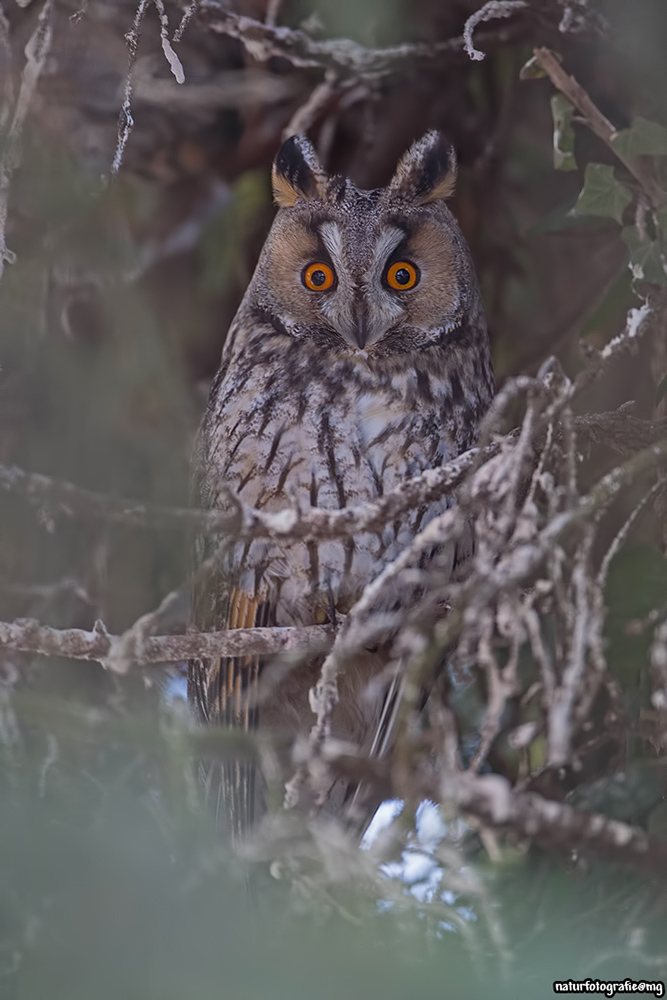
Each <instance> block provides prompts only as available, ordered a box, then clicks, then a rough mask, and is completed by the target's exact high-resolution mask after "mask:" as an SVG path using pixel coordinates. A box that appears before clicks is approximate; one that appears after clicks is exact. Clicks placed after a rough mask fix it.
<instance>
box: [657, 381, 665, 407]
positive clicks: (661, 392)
mask: <svg viewBox="0 0 667 1000" xmlns="http://www.w3.org/2000/svg"><path fill="white" fill-rule="evenodd" d="M665 396H667V375H665V377H664V378H663V380H662V382H661V383H660V385H659V386H658V388H657V389H656V390H655V405H656V406H657V405H658V403H660V402H661V401H662V400H663V399H664V398H665Z"/></svg>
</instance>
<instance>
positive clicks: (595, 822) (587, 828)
mask: <svg viewBox="0 0 667 1000" xmlns="http://www.w3.org/2000/svg"><path fill="white" fill-rule="evenodd" d="M434 791H436V790H435V789H433V788H431V794H433V793H434ZM424 793H425V794H428V792H427V790H426V789H424ZM437 794H438V797H439V798H441V799H443V800H444V801H454V802H456V803H457V805H458V806H459V808H460V809H462V810H463V812H467V813H469V814H471V815H473V816H476V817H478V819H480V820H482V821H483V822H484V823H486V824H488V825H489V826H490V827H491V828H493V829H499V830H511V831H513V832H515V833H516V834H518V835H519V836H522V837H527V838H530V839H532V840H536V841H538V843H541V844H544V845H547V846H550V847H565V848H570V849H571V850H576V851H577V852H579V853H581V852H586V851H587V850H588V851H591V852H595V853H602V854H606V855H609V856H611V857H614V858H616V859H618V860H621V861H625V862H627V863H630V864H634V865H639V866H640V867H645V868H650V869H651V870H654V871H663V870H664V869H665V868H667V843H666V842H664V841H661V840H657V839H656V838H655V837H651V836H649V835H648V834H647V833H646V832H645V831H644V830H642V829H641V828H640V827H635V826H630V825H629V824H627V823H621V822H619V821H618V820H613V819H610V818H609V817H608V816H602V815H599V814H596V813H586V812H582V811H580V810H577V809H574V808H572V807H571V806H569V805H566V804H565V803H563V802H552V801H548V800H546V799H543V798H542V797H541V796H540V795H536V794H534V793H530V792H515V791H513V790H512V786H511V785H510V783H509V782H508V781H507V780H506V779H505V778H502V777H500V775H495V774H494V775H474V776H473V775H472V774H470V773H469V772H466V773H463V774H461V773H459V774H456V773H449V774H447V775H445V776H444V777H443V779H442V781H441V783H440V787H439V788H438V789H437Z"/></svg>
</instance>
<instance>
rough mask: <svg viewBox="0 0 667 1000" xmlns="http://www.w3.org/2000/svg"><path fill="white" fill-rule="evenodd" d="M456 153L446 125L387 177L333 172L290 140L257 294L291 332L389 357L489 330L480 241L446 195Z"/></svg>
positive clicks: (299, 141)
mask: <svg viewBox="0 0 667 1000" xmlns="http://www.w3.org/2000/svg"><path fill="white" fill-rule="evenodd" d="M455 180H456V157H455V154H454V151H453V149H452V147H451V146H450V144H449V143H448V142H447V140H446V139H445V138H444V136H442V135H441V134H440V133H439V132H429V133H427V134H426V135H425V136H424V137H423V138H422V139H420V140H419V141H418V142H416V143H414V145H413V146H412V147H411V148H410V149H409V150H408V151H407V152H406V153H405V154H404V156H403V157H402V159H401V160H400V162H399V164H398V166H397V168H396V172H395V174H394V176H393V178H392V180H391V181H390V183H389V184H388V185H387V187H385V188H380V189H378V190H375V191H362V190H359V189H358V188H356V187H355V186H354V184H352V182H351V181H350V180H348V179H346V178H343V177H339V176H329V175H327V173H326V172H325V171H324V170H323V168H322V166H321V165H320V163H319V161H318V159H317V156H316V154H315V151H314V149H313V147H312V146H311V144H310V142H309V141H308V140H307V139H306V138H304V137H303V136H295V137H293V138H291V139H288V140H287V142H285V143H284V145H283V146H282V148H281V149H280V150H279V152H278V154H277V156H276V159H275V162H274V165H273V191H274V197H275V200H276V202H277V203H278V205H279V211H278V213H277V215H276V218H275V221H274V223H273V226H272V229H271V232H270V233H269V236H268V238H267V241H266V244H265V246H264V250H263V252H262V255H261V257H260V261H259V264H258V267H257V271H256V273H255V276H254V278H253V281H252V285H251V289H250V291H251V293H252V298H253V301H254V303H255V304H256V306H257V307H258V308H259V309H260V310H261V311H263V312H264V314H265V315H266V316H267V317H271V321H272V323H273V325H274V326H278V327H279V328H280V329H281V331H282V332H284V333H286V334H287V335H289V336H291V337H293V338H296V339H304V340H309V341H313V340H317V341H318V342H319V343H321V344H322V346H323V347H326V348H327V349H332V350H334V351H338V350H340V351H341V352H344V353H348V354H349V353H363V354H365V355H368V356H372V355H375V356H386V355H388V354H394V353H404V352H406V351H413V350H419V349H421V348H424V347H427V346H429V345H431V344H434V343H439V342H442V343H445V342H446V341H447V338H452V337H454V338H456V337H460V335H461V334H462V333H463V331H464V327H465V326H466V321H468V322H471V323H472V324H473V326H474V327H475V328H477V330H478V332H479V325H480V323H481V324H482V325H483V316H482V310H481V301H480V295H479V289H478V286H477V280H476V277H475V272H474V268H473V265H472V261H471V258H470V253H469V251H468V247H467V245H466V242H465V240H464V238H463V235H462V233H461V231H460V229H459V227H458V225H457V223H456V220H455V219H454V217H453V215H452V214H451V212H450V211H449V209H448V208H447V206H446V205H445V199H446V198H448V197H449V196H450V195H451V194H452V192H453V190H454V185H455Z"/></svg>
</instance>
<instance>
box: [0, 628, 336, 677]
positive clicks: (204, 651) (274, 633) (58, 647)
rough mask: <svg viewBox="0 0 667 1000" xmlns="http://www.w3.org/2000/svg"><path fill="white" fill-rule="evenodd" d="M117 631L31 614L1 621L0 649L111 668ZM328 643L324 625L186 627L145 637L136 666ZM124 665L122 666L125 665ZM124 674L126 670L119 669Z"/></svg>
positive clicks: (312, 650) (312, 648) (314, 649)
mask: <svg viewBox="0 0 667 1000" xmlns="http://www.w3.org/2000/svg"><path fill="white" fill-rule="evenodd" d="M121 638H122V637H121V636H116V635H110V634H109V633H108V632H107V630H106V628H105V627H104V625H103V623H102V622H99V621H98V622H96V623H95V626H94V627H93V629H92V630H91V631H90V632H88V631H84V630H83V629H76V628H72V629H56V628H50V627H49V626H47V625H40V624H39V623H38V622H36V621H33V620H32V619H20V620H19V621H16V622H0V648H4V649H15V650H18V651H22V652H26V653H37V654H39V655H40V656H64V657H67V658H68V659H74V660H90V661H93V662H98V663H102V664H103V665H104V666H106V667H110V668H111V669H113V665H114V662H116V661H115V659H114V657H113V653H114V647H115V645H116V644H118V643H119V642H120V641H121ZM331 642H332V630H331V627H330V626H328V625H307V626H305V627H303V628H246V629H229V630H228V631H222V632H188V633H187V634H185V635H158V636H147V637H146V638H145V640H144V643H143V645H142V652H141V657H140V658H138V659H137V660H135V661H134V665H135V666H151V665H155V664H165V663H177V662H180V661H181V660H188V659H191V658H193V657H196V656H201V657H211V658H215V657H220V656H253V655H256V656H270V655H274V654H276V653H283V652H286V651H288V650H289V651H297V652H308V653H309V654H310V655H317V654H318V653H322V652H324V651H325V650H326V649H327V648H328V647H329V646H330V645H331ZM125 669H126V668H125ZM117 672H119V673H122V672H124V670H118V671H117Z"/></svg>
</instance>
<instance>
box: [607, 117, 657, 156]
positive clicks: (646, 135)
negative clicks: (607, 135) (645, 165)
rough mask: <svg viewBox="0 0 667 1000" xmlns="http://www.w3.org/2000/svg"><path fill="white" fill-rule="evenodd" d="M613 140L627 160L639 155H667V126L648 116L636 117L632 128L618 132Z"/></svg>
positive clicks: (619, 152) (618, 150)
mask: <svg viewBox="0 0 667 1000" xmlns="http://www.w3.org/2000/svg"><path fill="white" fill-rule="evenodd" d="M611 141H612V144H613V146H614V149H615V150H616V151H617V153H618V154H619V155H620V156H622V157H623V158H624V159H625V160H635V159H636V158H637V157H638V156H667V128H665V127H664V125H659V124H658V122H651V121H649V120H648V119H647V118H635V120H634V121H633V123H632V128H624V129H622V130H621V131H620V132H617V133H616V135H614V136H613V137H612V140H611Z"/></svg>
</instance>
